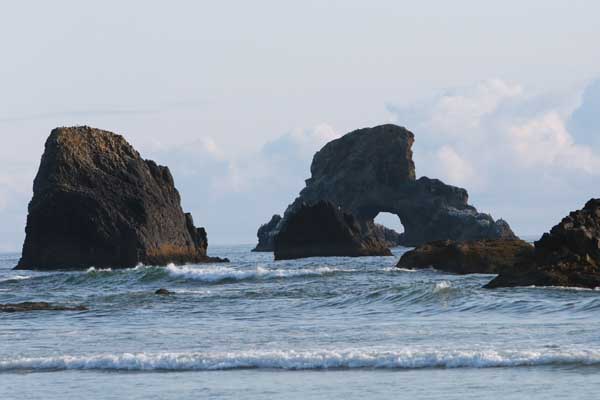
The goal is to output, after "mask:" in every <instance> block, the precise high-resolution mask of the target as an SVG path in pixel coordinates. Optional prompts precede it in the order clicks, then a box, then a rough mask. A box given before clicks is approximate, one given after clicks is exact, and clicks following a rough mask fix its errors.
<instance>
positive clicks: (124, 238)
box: [16, 126, 223, 270]
mask: <svg viewBox="0 0 600 400" xmlns="http://www.w3.org/2000/svg"><path fill="white" fill-rule="evenodd" d="M180 204H181V200H180V196H179V192H178V191H177V189H176V188H175V184H174V181H173V177H172V176H171V173H170V171H169V169H168V168H167V167H163V166H160V165H157V164H156V163H155V162H154V161H151V160H144V159H142V158H141V157H140V155H139V153H138V152H137V151H136V150H135V149H134V148H133V147H132V146H131V145H130V144H129V143H127V141H126V140H125V139H124V138H123V137H122V136H120V135H117V134H114V133H111V132H108V131H103V130H100V129H95V128H91V127H87V126H79V127H70V128H56V129H54V130H53V131H52V133H51V134H50V137H49V138H48V140H47V141H46V146H45V151H44V154H43V156H42V160H41V164H40V168H39V171H38V174H37V176H36V178H35V181H34V184H33V199H32V200H31V202H30V204H29V215H28V217H27V227H26V230H25V231H26V238H25V243H24V245H23V253H22V258H21V260H20V261H19V264H18V265H17V267H16V268H17V269H39V270H53V269H82V268H88V267H92V266H95V267H103V268H106V267H110V268H127V267H133V266H136V265H138V264H139V263H143V264H146V265H166V264H168V263H177V264H182V263H188V262H189V263H199V262H211V261H223V260H220V259H216V258H211V257H208V256H207V254H206V249H207V246H208V242H207V235H206V231H205V230H204V228H196V227H195V226H194V222H193V219H192V216H191V215H190V214H185V213H184V212H183V211H182V209H181V205H180Z"/></svg>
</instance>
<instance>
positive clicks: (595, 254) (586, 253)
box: [486, 199, 600, 288]
mask: <svg viewBox="0 0 600 400" xmlns="http://www.w3.org/2000/svg"><path fill="white" fill-rule="evenodd" d="M531 285H535V286H572V287H583V288H596V287H600V199H592V200H590V201H588V202H587V203H586V205H585V206H584V207H583V209H581V210H579V211H574V212H571V213H570V214H569V215H568V216H567V217H565V218H564V219H563V220H562V221H561V222H560V223H559V224H558V225H556V226H555V227H553V228H552V230H550V232H549V233H545V234H544V235H543V236H542V238H541V239H540V240H538V241H537V242H535V250H534V252H533V254H532V255H531V257H529V258H527V259H525V260H522V261H520V262H518V263H516V264H515V265H514V266H513V267H511V268H509V269H506V270H504V271H503V272H502V273H500V275H498V277H496V278H495V279H494V280H492V281H491V282H490V283H489V284H488V285H487V286H486V287H488V288H498V287H511V286H531Z"/></svg>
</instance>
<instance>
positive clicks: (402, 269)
mask: <svg viewBox="0 0 600 400" xmlns="http://www.w3.org/2000/svg"><path fill="white" fill-rule="evenodd" d="M383 271H385V272H417V270H416V269H410V268H399V267H386V268H383Z"/></svg>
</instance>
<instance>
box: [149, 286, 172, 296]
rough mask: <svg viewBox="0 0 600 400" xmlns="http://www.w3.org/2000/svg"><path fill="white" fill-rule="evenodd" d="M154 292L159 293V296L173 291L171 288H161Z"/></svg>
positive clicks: (167, 294)
mask: <svg viewBox="0 0 600 400" xmlns="http://www.w3.org/2000/svg"><path fill="white" fill-rule="evenodd" d="M154 294H156V295H159V296H169V295H171V294H173V293H172V292H171V291H170V290H167V289H164V288H160V289H158V290H157V291H156V292H154Z"/></svg>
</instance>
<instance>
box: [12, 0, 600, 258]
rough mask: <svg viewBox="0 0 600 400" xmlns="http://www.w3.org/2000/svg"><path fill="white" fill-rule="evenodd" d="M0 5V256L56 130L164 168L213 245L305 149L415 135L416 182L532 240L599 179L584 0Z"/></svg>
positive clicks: (283, 199) (263, 214)
mask: <svg viewBox="0 0 600 400" xmlns="http://www.w3.org/2000/svg"><path fill="white" fill-rule="evenodd" d="M416 3H417V2H403V1H368V2H367V1H352V0H346V1H302V2H297V1H293V2H292V1H256V2H245V1H220V2H208V1H193V2H192V1H172V2H168V3H167V2H158V1H143V2H142V1H128V2H117V1H104V2H96V3H94V4H90V3H87V4H83V3H82V2H77V1H60V0H59V1H53V2H42V1H37V2H36V1H24V2H11V3H10V4H8V3H7V4H5V5H4V6H3V7H2V13H0V48H1V49H2V55H3V57H2V63H0V87H1V88H2V91H1V93H2V95H0V134H1V138H2V146H0V251H7V250H19V248H20V246H21V243H22V240H23V236H24V233H23V230H24V225H25V218H26V206H27V202H28V201H29V199H30V197H31V185H32V181H33V177H34V175H35V172H36V169H37V166H38V164H39V157H40V156H41V153H42V151H43V143H44V140H45V138H46V137H47V135H48V134H49V132H50V130H51V129H52V128H53V127H55V126H62V125H74V124H88V125H92V126H95V127H98V128H103V129H108V130H112V131H115V132H118V133H121V134H124V135H125V136H126V137H127V139H128V140H129V141H130V142H131V143H132V144H133V145H134V146H136V147H137V148H138V149H139V150H140V152H141V153H142V154H143V155H144V156H145V157H147V158H153V159H156V160H157V161H158V162H161V163H163V164H166V165H169V166H170V167H171V169H172V170H173V174H174V176H175V179H176V183H177V186H178V187H179V189H180V191H181V193H182V197H183V202H184V207H185V208H186V209H187V210H190V211H192V212H193V214H194V218H195V220H196V221H197V222H198V223H199V224H202V225H205V226H206V227H207V229H208V233H209V241H210V242H212V243H233V242H245V243H251V242H253V241H254V235H255V231H256V228H257V227H258V225H260V223H261V222H263V221H265V220H267V219H268V218H269V217H270V215H271V214H272V213H274V212H281V211H283V209H284V208H285V206H286V205H287V204H288V203H289V202H291V201H292V200H293V198H294V197H295V196H296V194H297V192H298V191H299V190H300V189H301V188H302V187H303V180H304V179H305V178H307V177H308V175H309V164H310V159H311V157H312V154H313V153H314V152H315V151H316V150H318V148H319V147H320V146H322V145H323V144H324V143H325V142H327V141H328V140H331V139H332V138H335V137H337V136H339V135H341V134H343V133H346V132H348V131H351V130H353V129H356V128H360V127H365V126H373V125H377V124H381V123H387V122H395V123H398V124H400V125H405V126H407V127H408V128H409V129H411V130H412V131H413V132H414V133H415V135H416V141H417V142H416V144H415V161H416V163H417V174H418V175H428V176H435V177H439V178H442V179H444V180H445V181H447V182H448V183H453V184H457V185H460V186H463V187H465V188H467V189H468V190H469V192H470V194H471V199H472V203H473V204H474V205H476V206H477V207H478V208H479V209H480V210H482V211H486V212H490V213H492V214H493V215H494V216H495V217H503V218H505V219H507V220H508V221H509V222H510V223H511V225H512V226H513V227H514V228H515V230H516V231H517V232H518V233H521V234H537V233H541V232H543V231H544V230H547V229H548V228H550V227H551V226H552V225H553V224H554V223H556V222H557V221H558V220H559V219H560V218H561V217H562V216H563V215H565V214H566V213H567V212H568V211H569V210H572V209H576V208H579V207H581V206H582V205H583V203H584V202H585V201H586V200H587V199H588V198H589V197H592V196H599V195H600V194H599V193H598V191H600V189H597V188H598V187H599V186H600V185H598V183H600V179H599V176H598V171H600V164H599V159H600V139H598V138H600V122H599V119H598V114H599V111H600V83H598V82H600V81H599V80H598V78H600V52H599V51H598V44H597V39H598V37H600V24H598V23H597V16H598V15H600V3H598V2H596V1H548V0H547V1H512V0H509V1H503V2H494V3H492V2H481V1H464V0H463V1H461V0H458V1H453V2H442V1H421V2H418V4H416Z"/></svg>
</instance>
